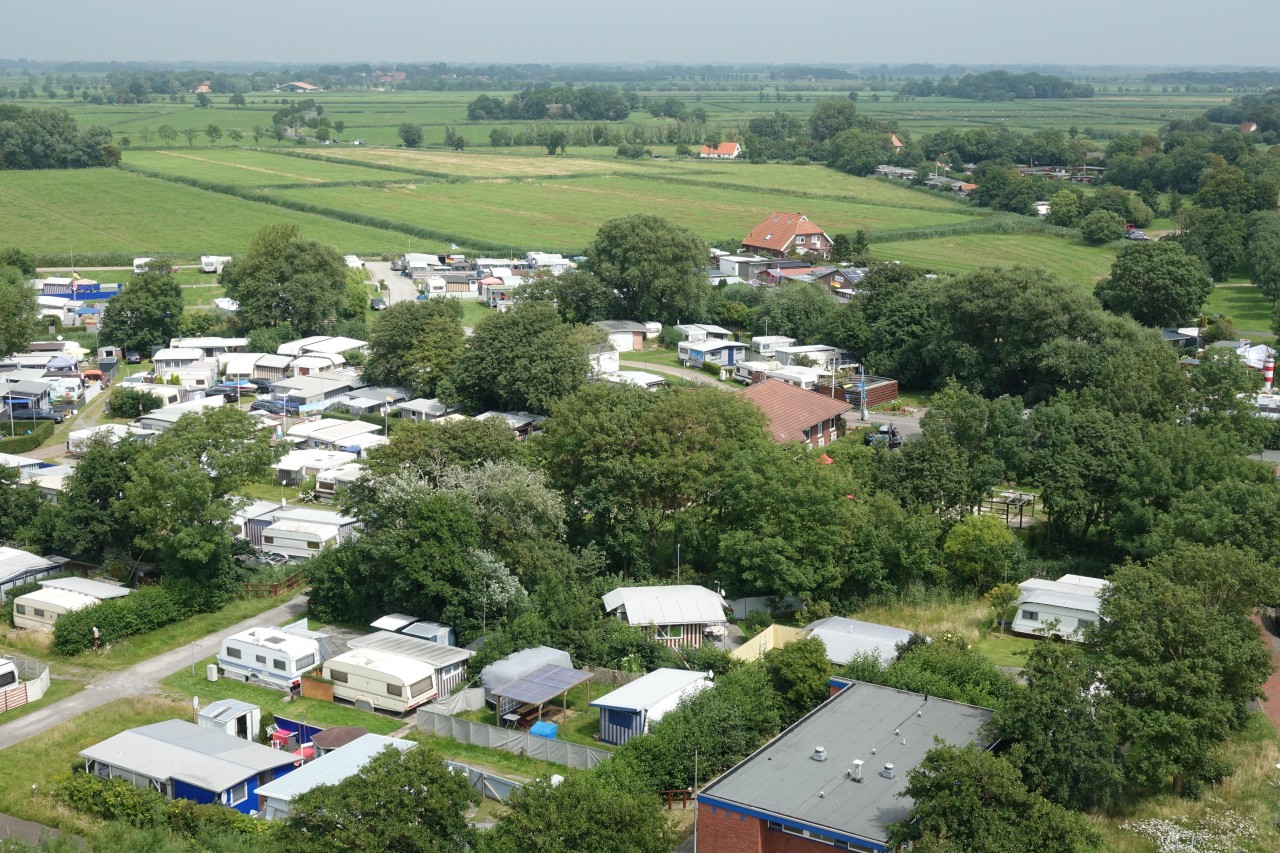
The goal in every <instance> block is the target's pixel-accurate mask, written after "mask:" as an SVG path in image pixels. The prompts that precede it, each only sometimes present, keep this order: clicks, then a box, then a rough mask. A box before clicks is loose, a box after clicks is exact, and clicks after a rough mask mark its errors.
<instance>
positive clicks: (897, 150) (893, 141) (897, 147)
mask: <svg viewBox="0 0 1280 853" xmlns="http://www.w3.org/2000/svg"><path fill="white" fill-rule="evenodd" d="M889 144H890V145H892V146H893V153H894V154H901V153H902V149H903V148H906V147H907V146H905V145H903V144H902V140H901V139H899V138H898V134H896V133H891V134H889Z"/></svg>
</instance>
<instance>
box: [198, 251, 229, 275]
mask: <svg viewBox="0 0 1280 853" xmlns="http://www.w3.org/2000/svg"><path fill="white" fill-rule="evenodd" d="M229 260H231V258H230V257H228V256H227V255H201V256H200V272H213V273H218V274H219V275H221V274H222V268H223V267H224V266H226V264H227V261H229Z"/></svg>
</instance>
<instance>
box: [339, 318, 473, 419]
mask: <svg viewBox="0 0 1280 853" xmlns="http://www.w3.org/2000/svg"><path fill="white" fill-rule="evenodd" d="M362 302H363V299H362ZM462 345H463V334H462V306H461V305H460V304H459V303H458V302H457V300H454V299H429V300H426V301H423V302H416V301H415V302H397V303H395V304H394V305H391V306H390V307H388V308H387V310H385V311H383V312H382V313H380V314H379V315H378V317H377V319H375V320H374V321H373V330H372V333H371V334H370V335H369V357H368V360H367V362H366V364H365V379H367V380H368V381H369V382H374V383H383V384H387V385H403V386H404V387H406V388H408V389H409V390H410V391H412V392H413V393H414V394H415V395H418V396H423V397H434V396H435V394H436V386H437V385H439V383H440V382H441V381H442V380H443V379H445V378H446V377H447V376H448V375H449V373H450V372H451V371H452V370H453V367H454V365H455V364H457V362H458V357H459V356H461V354H462Z"/></svg>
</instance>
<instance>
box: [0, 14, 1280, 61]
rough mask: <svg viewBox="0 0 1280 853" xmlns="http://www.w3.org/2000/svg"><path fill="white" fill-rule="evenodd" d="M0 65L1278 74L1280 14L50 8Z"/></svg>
mask: <svg viewBox="0 0 1280 853" xmlns="http://www.w3.org/2000/svg"><path fill="white" fill-rule="evenodd" d="M6 6H7V7H8V8H6V9H5V13H4V18H3V24H0V57H7V58H11V59H16V58H19V57H26V58H29V59H66V60H72V59H81V60H110V59H114V60H122V61H125V60H164V61H169V60H173V61H183V62H186V61H191V62H199V61H205V62H208V61H218V60H223V61H273V62H288V63H294V64H316V63H321V62H338V63H346V62H351V61H368V62H374V63H377V62H388V61H394V60H401V61H424V60H425V61H434V60H439V61H445V62H484V63H488V62H495V63H510V62H644V61H649V60H657V61H664V62H680V63H700V62H751V61H757V62H761V61H762V62H775V63H783V62H823V63H830V62H840V63H854V64H860V63H880V62H886V63H902V62H934V63H959V64H969V63H972V64H979V63H981V64H1000V63H1008V64H1014V63H1061V64H1086V65H1092V64H1098V65H1101V64H1107V65H1115V64H1120V65H1138V64H1144V65H1152V64H1159V65H1186V66H1196V67H1204V66H1210V65H1251V66H1263V65H1280V55H1277V52H1276V49H1275V34H1276V32H1277V30H1280V3H1275V2H1274V0H1215V1H1214V2H1211V3H1207V2H1204V0H1165V2H1161V3H1145V2H1132V0H1129V1H1128V2H1126V0H1077V2H1073V3H1055V4H1052V5H1051V4H1048V3H1044V2H1036V0H1016V2H1015V0H973V2H969V3H964V2H956V0H916V2H910V3H887V2H875V3H873V2H868V0H809V2H804V3H796V4H795V5H791V4H789V3H788V4H780V3H777V2H773V0H737V2H706V0H702V2H699V0H679V2H677V0H639V2H610V0H605V2H598V0H597V2H591V3H588V2H582V0H541V2H539V0H471V2H431V0H426V2H424V1H423V0H372V2H350V0H304V2H283V0H202V2H199V3H197V2H193V0H168V2H161V0H111V2H102V0H41V2H17V3H11V4H6Z"/></svg>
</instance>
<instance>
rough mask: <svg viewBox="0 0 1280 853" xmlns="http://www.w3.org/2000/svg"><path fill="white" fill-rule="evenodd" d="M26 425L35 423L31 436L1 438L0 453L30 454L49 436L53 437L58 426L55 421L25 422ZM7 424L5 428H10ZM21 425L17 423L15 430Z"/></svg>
mask: <svg viewBox="0 0 1280 853" xmlns="http://www.w3.org/2000/svg"><path fill="white" fill-rule="evenodd" d="M24 423H28V424H29V423H35V426H34V427H31V434H30V435H15V436H13V437H11V438H0V453H30V452H31V451H32V450H35V449H36V448H37V447H39V446H40V445H42V444H44V443H45V441H46V440H47V439H48V438H49V436H51V435H53V431H54V429H55V428H56V424H54V422H53V421H34V422H33V421H25V422H24ZM8 426H9V425H8V424H7V423H6V424H5V428H6V429H7V428H8ZM20 426H21V425H19V424H16V423H15V429H17V428H20Z"/></svg>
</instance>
